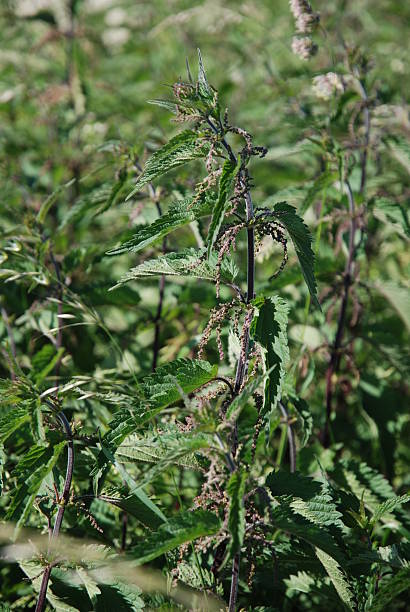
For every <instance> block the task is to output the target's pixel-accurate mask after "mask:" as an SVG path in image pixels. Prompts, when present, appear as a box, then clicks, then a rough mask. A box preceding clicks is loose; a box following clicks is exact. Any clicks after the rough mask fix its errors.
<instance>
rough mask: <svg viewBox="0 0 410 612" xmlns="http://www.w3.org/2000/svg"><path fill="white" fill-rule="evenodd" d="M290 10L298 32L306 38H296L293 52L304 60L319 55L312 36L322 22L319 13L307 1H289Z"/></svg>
mask: <svg viewBox="0 0 410 612" xmlns="http://www.w3.org/2000/svg"><path fill="white" fill-rule="evenodd" d="M289 5H290V10H291V11H292V14H293V16H294V18H295V25H296V31H297V32H298V33H299V34H304V36H294V37H293V40H292V51H293V53H295V55H297V56H299V57H300V58H301V59H303V60H307V59H309V57H312V55H315V53H317V49H318V47H317V45H316V44H315V43H314V42H313V40H312V38H311V36H310V34H312V32H313V31H314V29H315V28H316V26H317V25H318V23H319V21H320V17H319V13H315V12H314V11H313V9H312V7H311V6H310V3H309V2H308V1H307V0H289Z"/></svg>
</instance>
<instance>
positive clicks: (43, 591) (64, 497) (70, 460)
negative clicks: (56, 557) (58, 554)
mask: <svg viewBox="0 0 410 612" xmlns="http://www.w3.org/2000/svg"><path fill="white" fill-rule="evenodd" d="M47 403H48V402H47ZM57 418H58V420H59V421H60V423H61V424H62V426H63V428H64V431H65V435H66V438H67V470H66V475H65V480H64V487H63V492H62V494H61V498H60V501H59V508H58V512H57V517H56V520H55V523H54V528H53V532H52V534H51V542H52V541H53V540H55V539H56V538H58V536H59V534H60V529H61V523H62V522H63V517H64V512H65V508H66V505H67V504H68V501H69V497H70V489H71V481H72V479H73V470H74V441H73V432H72V431H71V427H70V423H69V422H68V420H67V417H66V416H65V414H64V412H63V411H62V410H61V411H60V412H59V413H58V414H57ZM51 569H52V565H51V564H49V565H47V567H46V568H45V570H44V573H43V578H42V580H41V586H40V592H39V595H38V600H37V605H36V612H42V611H43V609H44V605H45V601H46V596H47V589H48V583H49V580H50V576H51Z"/></svg>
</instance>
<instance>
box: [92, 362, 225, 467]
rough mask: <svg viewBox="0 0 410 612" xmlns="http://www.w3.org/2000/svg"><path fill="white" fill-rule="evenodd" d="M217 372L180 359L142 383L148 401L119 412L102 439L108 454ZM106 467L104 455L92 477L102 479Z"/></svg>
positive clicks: (209, 365) (215, 367)
mask: <svg viewBox="0 0 410 612" xmlns="http://www.w3.org/2000/svg"><path fill="white" fill-rule="evenodd" d="M217 372H218V366H217V365H214V366H212V365H211V364H210V363H208V362H207V361H202V360H199V359H192V360H191V359H177V360H176V361H172V362H171V363H167V364H165V365H163V366H160V367H159V368H157V369H156V370H155V372H154V373H153V374H150V375H149V376H146V377H145V378H144V379H143V380H142V382H141V390H142V392H143V395H144V398H145V400H144V399H142V400H140V401H138V402H137V403H135V400H134V405H133V403H132V398H130V402H129V403H130V408H129V409H126V408H122V409H120V410H119V411H118V412H117V413H116V414H115V416H114V418H113V420H112V421H111V422H110V423H109V430H108V431H107V433H106V434H105V436H104V438H103V443H104V446H105V447H106V452H108V450H107V449H108V448H109V449H111V450H110V452H111V451H113V452H115V449H116V448H117V447H118V446H119V445H120V444H121V442H123V440H124V439H125V438H126V437H127V436H129V435H130V434H132V433H134V432H136V431H137V430H138V429H139V428H141V427H142V426H143V425H144V424H145V423H147V422H148V421H149V420H150V419H152V418H153V417H154V416H155V415H157V414H158V413H159V412H161V410H164V408H167V407H168V406H170V405H171V404H174V403H175V402H177V401H178V400H180V399H181V392H182V393H185V394H188V393H192V391H195V390H196V389H198V388H199V387H201V386H202V385H204V384H206V383H207V382H209V381H211V380H212V379H214V378H215V376H216V375H217ZM113 459H114V457H113ZM106 467H107V459H106V457H104V453H103V452H102V453H100V455H99V459H98V462H97V466H96V467H95V468H94V470H93V476H94V477H97V478H98V477H99V476H101V475H102V473H103V472H104V469H106Z"/></svg>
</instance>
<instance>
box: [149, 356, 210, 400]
mask: <svg viewBox="0 0 410 612" xmlns="http://www.w3.org/2000/svg"><path fill="white" fill-rule="evenodd" d="M217 373H218V366H217V365H211V364H210V363H208V362H207V361H203V360H201V359H177V360H176V361H171V362H170V363H167V364H164V365H162V366H160V367H159V368H157V369H156V370H155V372H154V373H152V374H150V375H149V376H145V377H144V378H143V379H142V382H141V388H142V391H143V393H144V394H145V397H146V398H147V400H149V401H150V403H151V404H153V405H155V406H157V407H158V408H160V409H161V408H166V407H167V406H169V405H170V404H173V403H174V402H177V401H178V400H180V399H181V391H182V392H183V393H185V394H188V393H192V391H195V390H196V389H198V388H199V387H202V385H204V384H206V383H207V382H209V381H210V380H212V379H213V378H215V376H216V375H217Z"/></svg>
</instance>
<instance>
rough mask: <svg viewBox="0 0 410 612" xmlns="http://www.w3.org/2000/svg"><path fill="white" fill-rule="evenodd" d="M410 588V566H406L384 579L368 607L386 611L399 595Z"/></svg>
mask: <svg viewBox="0 0 410 612" xmlns="http://www.w3.org/2000/svg"><path fill="white" fill-rule="evenodd" d="M409 589H410V567H404V568H403V569H401V570H400V571H399V572H397V574H395V575H394V576H392V577H390V576H389V577H387V579H386V581H384V580H382V582H381V585H380V588H379V590H378V592H377V593H376V595H375V596H374V597H373V598H372V600H371V601H370V606H369V607H368V608H367V607H366V609H368V610H371V612H384V611H385V610H388V609H389V607H388V605H389V604H390V603H391V602H392V601H394V600H395V598H396V597H398V595H400V594H401V593H403V592H404V591H408V590H409Z"/></svg>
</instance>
